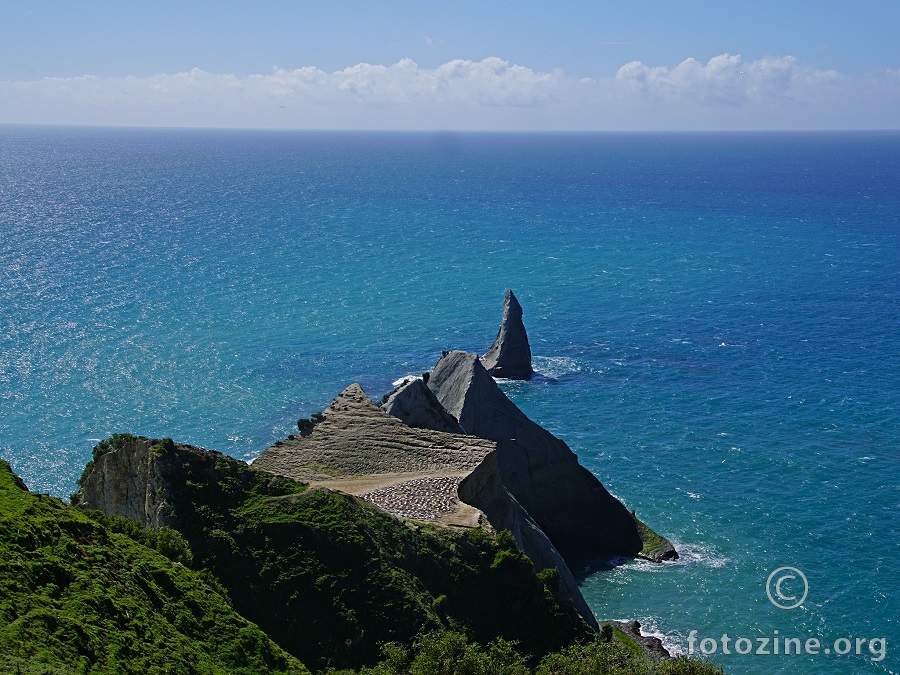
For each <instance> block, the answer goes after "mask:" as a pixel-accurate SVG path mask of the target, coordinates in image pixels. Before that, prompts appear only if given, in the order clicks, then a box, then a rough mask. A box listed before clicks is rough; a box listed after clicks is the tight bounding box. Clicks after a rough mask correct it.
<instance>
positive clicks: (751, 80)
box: [616, 54, 842, 106]
mask: <svg viewBox="0 0 900 675" xmlns="http://www.w3.org/2000/svg"><path fill="white" fill-rule="evenodd" d="M841 79H842V78H841V76H840V75H839V74H838V73H837V72H835V71H833V70H817V69H813V68H808V67H803V66H800V65H799V64H798V63H797V60H796V59H795V58H794V57H793V56H780V57H767V58H763V59H759V60H757V61H751V62H748V63H743V61H742V59H741V57H740V55H731V54H721V55H719V56H715V57H713V58H711V59H710V60H709V61H708V62H707V63H706V64H703V63H701V62H700V61H697V60H696V59H686V60H684V61H682V62H681V63H680V64H678V65H677V66H676V67H674V68H668V67H665V66H658V67H650V66H646V65H644V64H643V63H641V62H640V61H632V62H631V63H627V64H625V65H624V66H622V67H621V68H620V69H619V71H618V72H617V73H616V82H617V83H618V84H620V85H621V86H622V87H623V89H624V90H625V91H627V92H629V93H631V94H639V95H643V96H646V97H648V98H651V99H657V100H660V99H662V100H665V99H691V100H693V101H698V102H700V103H704V104H725V105H731V106H741V105H745V104H748V103H768V104H775V103H778V102H783V101H797V102H808V103H822V102H826V101H830V100H833V99H834V98H835V96H836V94H837V93H838V90H837V86H838V85H839V84H840V82H841Z"/></svg>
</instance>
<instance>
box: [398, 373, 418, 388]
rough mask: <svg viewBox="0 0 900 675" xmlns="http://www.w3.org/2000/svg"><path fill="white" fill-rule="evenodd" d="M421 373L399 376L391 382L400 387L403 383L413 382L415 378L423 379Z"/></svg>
mask: <svg viewBox="0 0 900 675" xmlns="http://www.w3.org/2000/svg"><path fill="white" fill-rule="evenodd" d="M421 379H422V376H421V375H404V376H403V377H400V378H397V379H396V380H394V381H393V382H391V384H392V385H393V386H395V387H399V386H401V385H404V384H406V383H407V382H412V381H413V380H421Z"/></svg>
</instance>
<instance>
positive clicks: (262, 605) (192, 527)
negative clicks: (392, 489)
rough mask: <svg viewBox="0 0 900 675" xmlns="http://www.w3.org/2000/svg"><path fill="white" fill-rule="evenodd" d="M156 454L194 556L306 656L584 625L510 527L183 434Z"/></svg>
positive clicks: (538, 646)
mask: <svg viewBox="0 0 900 675" xmlns="http://www.w3.org/2000/svg"><path fill="white" fill-rule="evenodd" d="M124 451H127V448H126V449H125V450H124ZM163 460H164V461H166V462H171V464H172V465H173V466H177V471H174V470H173V471H171V472H167V476H169V478H168V481H169V483H168V486H169V488H170V489H171V491H172V495H173V496H172V503H171V506H172V507H173V513H174V519H175V521H174V522H175V523H176V525H175V526H176V527H177V528H178V530H179V531H180V532H181V533H182V534H183V535H184V537H185V538H186V539H187V541H188V542H189V543H190V547H191V550H192V551H193V555H194V564H195V566H198V567H204V568H207V569H209V570H210V571H211V572H212V573H213V574H214V575H215V576H216V577H217V578H218V579H220V580H221V582H222V584H223V585H224V586H225V587H226V588H227V589H228V593H229V595H230V597H231V598H232V600H233V602H234V606H235V608H236V609H237V610H238V611H239V612H240V613H241V614H242V615H244V616H246V617H248V618H249V619H251V620H252V621H254V622H256V623H257V624H258V625H259V626H260V628H262V629H263V630H264V631H265V632H266V633H267V634H268V635H269V636H270V637H271V638H272V639H273V640H275V641H276V642H277V643H278V644H279V645H280V646H281V647H283V648H284V649H285V650H287V651H288V652H290V653H292V654H294V655H295V656H297V657H298V658H300V659H301V660H302V661H303V662H304V663H306V664H308V665H309V666H310V667H313V668H323V667H327V666H335V667H343V668H358V667H361V666H364V665H369V666H371V665H374V664H375V663H377V661H378V659H379V658H380V645H381V644H382V643H384V642H389V641H396V642H400V643H403V644H410V643H411V642H412V641H413V640H414V638H415V637H416V636H417V635H419V634H420V633H422V632H423V631H429V630H440V629H451V628H454V629H458V630H461V631H464V632H466V633H467V634H469V635H471V636H472V637H473V639H475V640H476V641H478V642H483V643H487V642H489V641H490V640H492V639H494V638H496V637H498V636H499V637H503V638H506V639H509V640H516V641H519V642H520V643H521V644H523V645H527V646H528V650H529V653H530V654H533V655H536V656H542V655H543V654H545V653H548V652H550V651H552V650H554V649H558V648H560V647H562V646H564V645H567V644H570V643H571V642H572V641H574V640H575V639H578V638H585V637H587V636H589V635H590V634H591V631H590V629H588V627H587V626H586V625H585V624H584V622H583V621H582V620H581V618H580V617H579V616H577V614H575V613H574V612H573V611H570V610H567V609H565V608H563V607H562V606H560V605H559V603H558V602H557V601H556V599H555V598H554V597H553V594H552V593H551V592H550V591H549V590H548V589H547V587H546V586H545V585H544V583H542V582H541V581H540V580H539V579H538V578H537V576H536V575H535V574H534V570H533V568H532V565H531V561H530V560H529V559H528V558H527V557H526V556H524V555H523V554H522V553H521V552H519V550H518V549H517V548H516V547H515V543H514V542H513V541H512V538H511V537H503V538H497V537H494V536H492V535H490V534H487V533H486V532H484V531H482V530H459V531H450V530H446V529H444V528H428V527H427V526H424V525H422V526H410V525H408V524H404V523H403V522H401V521H399V520H398V519H396V518H394V517H392V516H390V515H388V514H386V513H384V512H383V511H381V510H379V509H377V508H375V507H374V506H372V505H370V504H368V503H366V502H364V501H362V500H360V499H358V498H356V497H352V496H349V495H345V494H342V493H337V492H331V491H329V490H323V489H312V488H307V487H306V486H305V485H303V484H302V483H297V482H295V481H292V480H290V479H287V478H283V477H277V476H273V475H272V474H269V473H266V472H263V471H257V470H254V469H252V468H250V467H247V466H246V465H245V464H243V463H242V462H237V461H235V460H233V459H230V458H227V457H224V456H222V455H219V454H217V453H210V452H206V451H200V450H197V449H195V448H190V447H189V446H182V445H178V446H177V450H176V451H175V453H174V454H172V455H167V456H166V457H165V458H163ZM163 460H161V461H163Z"/></svg>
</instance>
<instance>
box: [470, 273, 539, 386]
mask: <svg viewBox="0 0 900 675" xmlns="http://www.w3.org/2000/svg"><path fill="white" fill-rule="evenodd" d="M481 363H482V365H484V368H485V370H487V372H488V373H490V375H491V376H493V377H504V378H507V379H510V380H527V379H530V378H531V376H532V375H534V370H532V368H531V346H530V345H529V344H528V333H527V332H526V331H525V324H524V323H523V321H522V305H520V304H519V301H518V300H516V296H515V295H513V292H512V290H508V291H506V298H504V300H503V318H502V319H501V320H500V330H499V331H497V338H496V339H495V340H494V344H492V345H491V348H490V349H488V351H487V353H486V354H485V355H484V356H482V357H481Z"/></svg>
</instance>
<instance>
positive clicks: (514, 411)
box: [428, 351, 644, 557]
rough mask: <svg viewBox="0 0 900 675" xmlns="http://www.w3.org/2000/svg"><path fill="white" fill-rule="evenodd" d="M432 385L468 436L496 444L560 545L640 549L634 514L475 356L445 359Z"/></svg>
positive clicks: (522, 496) (511, 479)
mask: <svg viewBox="0 0 900 675" xmlns="http://www.w3.org/2000/svg"><path fill="white" fill-rule="evenodd" d="M428 387H429V388H430V389H431V390H432V391H433V392H434V393H435V395H436V396H437V399H438V400H439V401H440V402H441V405H443V406H444V408H445V409H446V410H447V412H449V413H450V414H451V415H453V416H454V417H456V419H457V420H459V424H460V426H461V427H462V428H463V430H464V431H465V433H467V434H472V435H474V436H479V437H481V438H487V439H490V440H493V441H496V442H497V467H498V471H499V475H500V478H501V480H502V481H503V484H504V485H505V486H506V488H507V489H508V490H509V492H510V493H511V494H512V495H513V497H515V498H516V500H517V501H518V502H519V503H520V504H521V505H522V507H523V508H524V509H525V510H526V511H527V512H528V513H529V514H530V515H531V517H532V518H534V520H535V522H537V524H538V525H539V526H540V528H541V529H542V530H543V531H544V532H545V533H546V534H547V536H548V537H549V539H550V541H551V542H553V544H554V545H555V546H556V547H557V548H559V549H560V550H561V551H567V550H569V551H576V550H589V551H602V552H606V553H610V554H613V555H627V556H631V557H634V556H637V555H638V554H639V553H641V551H642V549H643V548H644V542H643V540H642V538H641V534H640V532H639V531H638V527H637V524H636V521H635V518H633V517H632V515H631V513H630V512H629V511H628V510H627V509H626V508H625V506H624V505H623V504H622V503H621V502H620V501H619V500H618V499H616V498H615V497H613V496H612V495H611V494H610V493H609V492H608V491H607V490H606V488H604V487H603V485H602V484H601V483H600V481H599V480H597V478H596V477H595V476H594V475H593V474H592V473H591V472H590V471H588V470H587V469H585V468H584V467H583V466H581V465H580V464H579V463H578V457H577V456H576V455H575V453H573V452H572V451H571V450H570V449H569V447H568V446H567V445H566V444H565V443H564V442H563V441H561V440H560V439H558V438H556V437H555V436H554V435H553V434H551V433H550V432H549V431H547V430H546V429H544V428H543V427H541V426H540V425H538V424H537V423H535V422H533V421H532V420H530V419H529V418H528V417H527V416H526V415H525V414H524V413H523V412H522V411H521V410H519V408H517V407H516V405H515V404H514V403H513V402H512V401H510V400H509V399H508V398H507V397H506V395H505V394H504V393H503V391H502V390H501V389H500V388H499V387H498V386H497V384H496V382H494V380H493V378H492V377H491V376H490V375H489V374H488V372H487V370H486V369H485V368H484V367H483V366H482V363H481V361H480V360H479V359H478V356H477V355H475V354H467V353H466V352H461V351H454V352H450V353H449V354H447V355H446V356H444V357H442V358H441V359H440V361H438V363H437V365H436V366H435V368H434V371H433V372H432V374H431V379H430V380H429V381H428ZM564 555H565V553H564Z"/></svg>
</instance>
